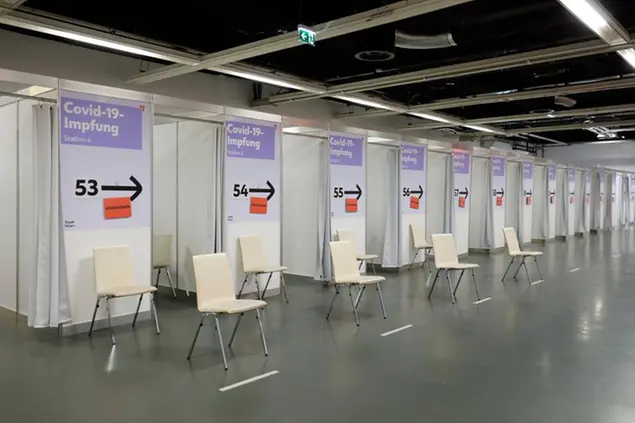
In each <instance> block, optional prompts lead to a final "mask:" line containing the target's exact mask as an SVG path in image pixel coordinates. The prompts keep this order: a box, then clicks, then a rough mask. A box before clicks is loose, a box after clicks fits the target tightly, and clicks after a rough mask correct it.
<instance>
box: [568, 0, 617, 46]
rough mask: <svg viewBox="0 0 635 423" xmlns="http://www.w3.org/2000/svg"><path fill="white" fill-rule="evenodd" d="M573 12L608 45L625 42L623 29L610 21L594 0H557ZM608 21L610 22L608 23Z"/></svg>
mask: <svg viewBox="0 0 635 423" xmlns="http://www.w3.org/2000/svg"><path fill="white" fill-rule="evenodd" d="M558 1H559V2H560V3H561V4H562V5H563V6H564V7H566V8H567V9H568V10H569V11H570V12H571V13H573V14H574V15H575V16H576V17H577V18H578V19H579V20H580V21H582V23H584V24H585V25H586V26H587V27H588V28H589V29H590V30H591V31H593V32H595V33H596V34H597V35H598V36H599V37H600V38H601V39H603V40H604V41H605V42H606V43H607V44H608V45H611V46H616V45H620V44H626V43H627V42H628V40H627V39H626V38H625V37H624V35H622V34H623V33H624V31H623V29H622V28H620V27H619V25H618V24H617V23H614V22H610V20H609V19H607V17H606V15H607V14H606V13H605V12H604V10H603V8H602V6H600V5H599V4H598V3H597V2H596V1H595V0H558ZM609 22H610V23H609Z"/></svg>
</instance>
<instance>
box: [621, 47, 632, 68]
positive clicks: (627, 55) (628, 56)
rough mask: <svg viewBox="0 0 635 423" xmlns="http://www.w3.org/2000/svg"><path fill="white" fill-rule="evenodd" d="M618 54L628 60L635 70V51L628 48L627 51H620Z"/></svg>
mask: <svg viewBox="0 0 635 423" xmlns="http://www.w3.org/2000/svg"><path fill="white" fill-rule="evenodd" d="M617 54H619V55H620V56H622V59H624V60H626V61H627V62H628V64H629V65H631V66H632V67H633V68H635V49H632V48H627V49H625V50H620V51H618V52H617Z"/></svg>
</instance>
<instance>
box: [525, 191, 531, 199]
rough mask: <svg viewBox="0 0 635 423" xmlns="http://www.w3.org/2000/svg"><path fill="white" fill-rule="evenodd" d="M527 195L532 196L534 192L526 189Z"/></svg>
mask: <svg viewBox="0 0 635 423" xmlns="http://www.w3.org/2000/svg"><path fill="white" fill-rule="evenodd" d="M525 195H528V196H530V197H531V196H532V195H533V194H532V192H531V190H529V191H525Z"/></svg>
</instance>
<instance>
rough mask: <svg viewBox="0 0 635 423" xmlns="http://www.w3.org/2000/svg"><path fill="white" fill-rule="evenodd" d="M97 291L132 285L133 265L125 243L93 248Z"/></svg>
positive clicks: (133, 283)
mask: <svg viewBox="0 0 635 423" xmlns="http://www.w3.org/2000/svg"><path fill="white" fill-rule="evenodd" d="M93 265H94V267H95V286H96V288H97V292H100V291H104V290H106V289H107V288H111V287H121V286H134V285H136V284H137V282H136V281H135V277H134V267H133V265H132V258H131V257H130V250H129V249H128V247H126V246H125V245H118V246H112V247H95V248H93Z"/></svg>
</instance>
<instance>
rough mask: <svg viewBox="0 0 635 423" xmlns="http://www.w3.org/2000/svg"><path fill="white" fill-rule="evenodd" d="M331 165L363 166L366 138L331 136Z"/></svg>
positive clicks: (341, 135)
mask: <svg viewBox="0 0 635 423" xmlns="http://www.w3.org/2000/svg"><path fill="white" fill-rule="evenodd" d="M329 142H330V151H331V164H332V165H341V166H358V167H361V166H362V165H363V160H364V137H358V136H355V135H343V134H329Z"/></svg>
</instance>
